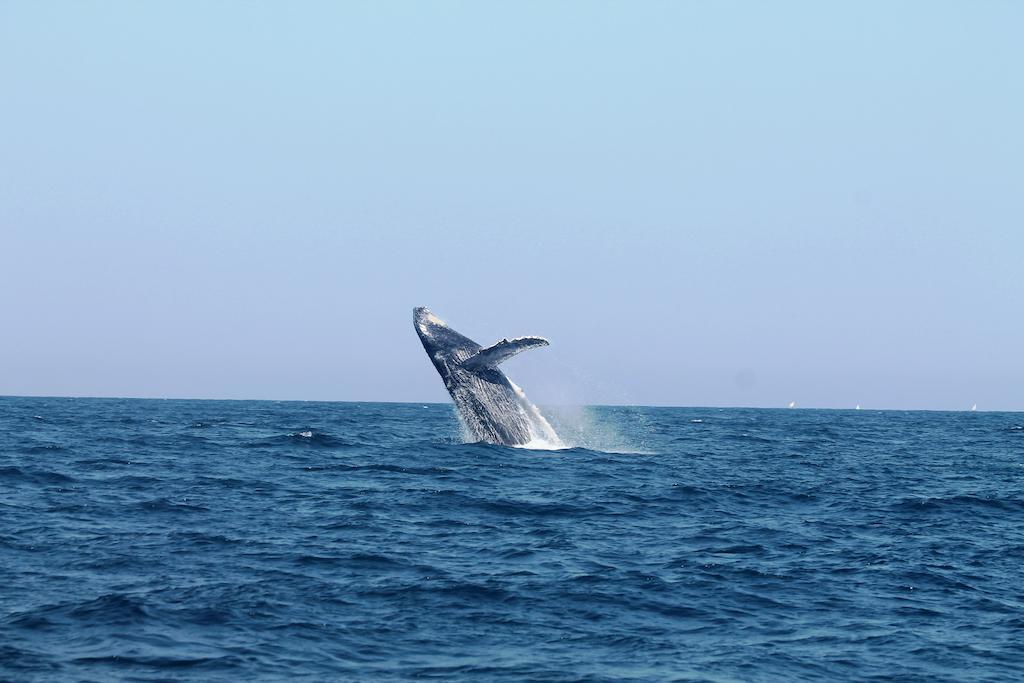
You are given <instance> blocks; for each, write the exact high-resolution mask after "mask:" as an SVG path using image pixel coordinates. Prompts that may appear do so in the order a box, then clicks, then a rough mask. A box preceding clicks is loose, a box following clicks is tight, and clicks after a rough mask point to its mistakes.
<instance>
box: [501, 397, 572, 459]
mask: <svg viewBox="0 0 1024 683" xmlns="http://www.w3.org/2000/svg"><path fill="white" fill-rule="evenodd" d="M509 384H511V385H512V389H513V390H515V392H516V398H517V399H518V400H519V408H520V409H521V410H522V411H523V413H524V414H525V415H526V421H527V423H528V424H529V426H530V441H529V442H528V443H526V444H524V445H523V446H522V448H529V449H532V450H539V451H556V450H561V449H563V448H569V446H567V445H566V444H565V442H563V441H562V439H560V438H559V436H558V432H556V431H555V428H554V427H552V426H551V423H550V422H548V421H547V419H546V418H545V417H544V415H542V414H541V412H540V410H539V409H538V408H537V406H535V405H533V404H532V403H530V399H528V398H526V394H525V393H523V390H522V389H520V388H519V386H518V385H517V384H516V383H515V382H513V381H512V380H509Z"/></svg>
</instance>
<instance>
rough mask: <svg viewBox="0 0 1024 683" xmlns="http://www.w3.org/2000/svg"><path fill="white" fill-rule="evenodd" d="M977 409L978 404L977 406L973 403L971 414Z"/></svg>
mask: <svg viewBox="0 0 1024 683" xmlns="http://www.w3.org/2000/svg"><path fill="white" fill-rule="evenodd" d="M977 409H978V404H977V403H975V404H974V405H973V406H971V412H972V413H973V412H974V411H976V410H977Z"/></svg>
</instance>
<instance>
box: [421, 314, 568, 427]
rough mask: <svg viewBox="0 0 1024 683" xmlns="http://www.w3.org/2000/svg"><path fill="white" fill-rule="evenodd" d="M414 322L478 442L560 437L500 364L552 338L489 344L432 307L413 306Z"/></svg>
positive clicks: (460, 414) (424, 345) (461, 414)
mask: <svg viewBox="0 0 1024 683" xmlns="http://www.w3.org/2000/svg"><path fill="white" fill-rule="evenodd" d="M413 325H414V327H415V328H416V334H418V335H419V338H420V341H421V342H422V343H423V348H424V349H425V350H426V352H427V355H428V356H430V360H431V361H432V362H433V363H434V367H435V368H436V369H437V373H438V374H439V375H441V379H442V380H443V381H444V386H445V388H447V389H448V393H449V394H451V396H452V401H453V402H454V403H455V407H456V409H457V410H458V413H459V418H460V419H461V420H462V423H463V425H464V426H465V428H466V430H467V431H468V432H469V434H470V436H471V437H472V438H473V439H474V440H476V441H486V442H488V443H496V444H503V445H506V446H522V445H525V444H528V443H530V442H531V441H534V440H535V439H537V438H547V439H551V438H552V437H553V438H554V440H557V436H556V435H555V434H554V431H553V430H552V429H551V426H550V425H549V424H548V423H547V421H546V420H544V418H543V416H541V414H540V413H539V412H538V411H537V409H536V408H535V407H534V406H533V405H532V404H530V402H529V401H528V400H526V397H525V396H524V395H523V393H522V391H521V390H520V389H519V387H517V386H515V385H514V384H512V382H510V381H509V379H508V377H506V376H505V374H504V373H503V372H502V371H501V370H499V369H498V364H499V363H501V362H502V361H505V360H507V359H509V358H511V357H512V356H514V355H516V354H517V353H519V352H521V351H525V350H527V349H533V348H537V347H540V346H547V345H548V340H547V339H544V338H542V337H518V338H516V339H502V340H501V341H500V342H498V343H497V344H494V345H492V346H489V347H487V348H484V347H482V346H480V345H479V344H477V343H476V342H475V341H473V340H472V339H470V338H469V337H465V336H463V335H461V334H459V333H458V332H456V331H455V330H453V329H452V328H450V327H448V325H447V324H446V323H445V322H444V321H443V320H441V319H440V318H438V317H437V316H436V315H434V314H433V313H431V312H430V311H429V310H427V309H426V308H415V309H413ZM538 432H541V433H539V434H538Z"/></svg>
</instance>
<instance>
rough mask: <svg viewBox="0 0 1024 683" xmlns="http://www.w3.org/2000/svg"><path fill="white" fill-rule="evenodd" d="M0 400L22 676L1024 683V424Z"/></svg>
mask: <svg viewBox="0 0 1024 683" xmlns="http://www.w3.org/2000/svg"><path fill="white" fill-rule="evenodd" d="M554 421H555V423H556V424H558V425H560V426H561V433H562V434H563V436H565V437H566V438H567V440H569V441H570V442H571V443H575V444H577V447H575V448H570V449H568V450H560V451H532V450H524V449H513V448H505V447H497V446H489V445H483V444H465V443H460V441H459V437H458V435H459V429H458V426H457V423H456V421H455V417H454V415H453V412H452V409H451V407H450V406H448V405H426V406H424V405H419V404H416V405H408V404H363V403H302V402H258V401H237V402H233V401H162V400H105V399H59V398H57V399H36V398H0V679H2V680H10V681H109V680H131V681H157V680H160V681H261V680H267V681H276V680H291V679H305V680H315V681H321V680H324V681H329V680H342V681H347V680H351V681H372V680H381V681H387V680H410V679H426V680H429V679H435V680H477V681H500V680H509V681H631V680H636V681H673V680H678V681H819V680H842V681H846V680H856V681H922V682H923V681H929V682H930V681H1014V680H1024V415H1022V414H1014V413H966V412H965V413H941V412H874V411H868V410H862V411H816V410H740V409H724V410H723V409H713V408H591V409H586V410H580V411H574V412H570V413H566V414H561V415H560V416H559V417H558V418H556V419H555V420H554Z"/></svg>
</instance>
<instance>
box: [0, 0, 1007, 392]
mask: <svg viewBox="0 0 1024 683" xmlns="http://www.w3.org/2000/svg"><path fill="white" fill-rule="evenodd" d="M1022 26H1024V5H1022V4H1021V3H1017V2H984V3H971V2H955V3H952V2H951V3H945V2H931V1H929V2H897V3H892V2H876V3H872V2H849V3H822V2H806V3H785V2H783V3H761V2H744V3H729V2H665V3H654V2H648V3H635V2H621V3H597V2H580V3H568V2H555V3H550V2H538V3H521V2H516V3H471V2H466V3H455V2H436V3H423V2H408V3H381V2H366V3H333V2H324V3H316V2H300V3H284V2H275V3H250V2H194V3H188V2H165V3H156V2H145V3H140V2H122V3H119V2H95V3H89V2H81V3H78V2H75V3H73V2H67V3H47V2H36V1H28V0H26V1H25V2H10V1H6V2H0V98H2V99H0V103H2V106H0V124H2V125H0V310H2V314H3V319H4V324H3V327H2V329H0V394H41V395H95V396H159V397H200V398H201V397H225V398H296V399H337V400H397V401H402V400H411V401H444V400H447V394H446V393H445V391H444V389H443V387H442V385H441V382H440V380H439V379H438V377H437V376H436V373H435V372H434V370H433V368H432V367H431V365H430V363H429V362H428V360H427V358H426V356H425V355H424V353H423V351H422V349H421V347H420V345H419V342H418V340H417V339H416V336H415V334H414V332H413V329H412V322H411V316H412V313H411V311H412V307H413V306H416V305H427V306H430V307H431V308H432V309H433V310H434V311H435V312H436V313H437V314H438V315H440V316H441V317H443V318H445V319H447V320H448V321H449V322H450V323H452V325H453V326H454V327H455V328H456V329H459V330H460V331H462V332H464V333H466V334H468V335H470V336H473V337H475V338H477V339H478V341H481V342H483V343H489V342H492V341H494V340H496V339H499V338H501V337H503V336H511V335H518V334H541V335H544V336H547V337H548V338H550V339H551V342H552V346H551V348H549V349H543V350H539V351H534V352H531V353H529V354H523V355H522V356H520V357H518V358H516V359H515V360H513V361H511V362H510V363H509V364H508V367H507V369H508V372H509V374H510V376H512V377H513V379H515V380H516V381H517V382H518V383H519V384H521V385H522V386H523V387H524V388H525V389H526V390H527V392H528V393H529V394H530V395H531V397H532V398H534V399H535V400H536V401H538V402H552V401H566V402H583V403H590V402H602V403H641V404H672V405H748V406H783V405H785V404H786V403H788V402H789V401H791V400H795V401H797V402H798V404H799V405H801V406H806V407H814V406H820V407H852V406H853V405H854V404H857V403H859V404H862V405H863V406H864V407H894V408H940V409H942V408H951V409H961V408H966V407H969V406H970V404H972V403H977V404H978V406H979V409H1013V410H1024V352H1022V349H1024V123H1022V122H1024V78H1022V75H1021V69H1022V66H1024V40H1022V39H1021V30H1022Z"/></svg>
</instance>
